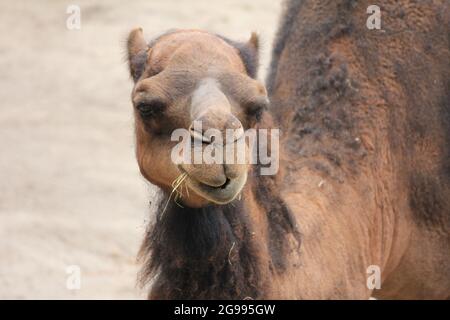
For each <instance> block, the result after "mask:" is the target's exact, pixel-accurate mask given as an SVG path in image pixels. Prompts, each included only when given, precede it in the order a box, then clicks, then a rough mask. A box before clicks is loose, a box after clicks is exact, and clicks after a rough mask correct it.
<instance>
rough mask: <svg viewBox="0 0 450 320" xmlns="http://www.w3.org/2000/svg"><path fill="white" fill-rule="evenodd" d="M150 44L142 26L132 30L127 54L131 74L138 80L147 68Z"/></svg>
mask: <svg viewBox="0 0 450 320" xmlns="http://www.w3.org/2000/svg"><path fill="white" fill-rule="evenodd" d="M148 50H149V46H148V44H147V42H146V41H145V39H144V33H143V30H142V28H135V29H133V30H131V32H130V34H129V35H128V38H127V56H128V67H129V69H130V75H131V77H132V78H133V80H134V82H136V81H137V80H138V79H139V78H140V77H141V75H142V74H143V73H144V70H145V63H146V61H147V57H148Z"/></svg>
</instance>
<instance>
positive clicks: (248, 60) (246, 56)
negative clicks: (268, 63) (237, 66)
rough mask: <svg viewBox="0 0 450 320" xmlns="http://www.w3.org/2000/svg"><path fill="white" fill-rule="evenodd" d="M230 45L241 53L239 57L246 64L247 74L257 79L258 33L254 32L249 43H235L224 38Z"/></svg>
mask: <svg viewBox="0 0 450 320" xmlns="http://www.w3.org/2000/svg"><path fill="white" fill-rule="evenodd" d="M224 40H225V41H227V42H228V43H229V44H231V45H232V46H233V47H235V48H236V49H237V50H238V51H239V55H240V57H241V59H242V62H244V65H245V68H246V70H247V74H248V75H249V76H250V77H252V78H256V76H257V74H258V67H259V37H258V34H257V33H256V32H252V35H251V36H250V39H249V40H248V41H247V42H244V43H242V42H235V41H232V40H229V39H226V38H224Z"/></svg>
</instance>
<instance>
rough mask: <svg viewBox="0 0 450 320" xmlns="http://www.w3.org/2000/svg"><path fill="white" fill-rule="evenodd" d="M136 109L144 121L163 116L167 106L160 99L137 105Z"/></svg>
mask: <svg viewBox="0 0 450 320" xmlns="http://www.w3.org/2000/svg"><path fill="white" fill-rule="evenodd" d="M136 109H137V111H138V112H139V114H140V115H141V117H142V119H143V120H150V119H155V118H157V117H159V116H161V115H162V114H163V113H164V110H165V109H166V104H165V103H164V102H163V101H161V100H158V99H155V100H151V101H142V102H139V103H138V104H137V105H136Z"/></svg>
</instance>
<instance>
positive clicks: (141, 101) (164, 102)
mask: <svg viewBox="0 0 450 320" xmlns="http://www.w3.org/2000/svg"><path fill="white" fill-rule="evenodd" d="M239 46H240V47H239V48H238V47H236V46H235V44H234V43H231V41H228V40H226V39H223V38H221V37H219V36H215V35H212V34H209V33H206V32H203V31H196V30H180V31H173V32H170V33H167V34H165V35H163V36H160V37H159V38H157V39H156V40H154V41H153V42H152V43H151V44H150V45H148V44H147V43H146V42H145V40H144V38H143V34H142V30H140V29H136V30H133V31H132V32H131V34H130V36H129V38H128V54H129V64H130V72H131V76H132V77H133V79H134V81H135V87H134V89H133V92H132V101H133V105H134V110H135V119H136V138H137V146H136V147H137V150H136V152H137V160H138V164H139V168H140V170H141V172H142V174H143V175H144V177H145V178H146V179H147V180H149V181H150V182H152V183H154V184H156V185H158V186H159V187H161V188H162V189H163V190H166V191H169V192H170V191H171V190H172V188H173V187H174V186H173V184H174V181H177V178H179V177H180V176H181V177H185V180H184V183H185V186H186V187H187V189H188V190H186V188H180V193H181V194H182V198H181V202H183V204H185V205H187V206H191V207H201V206H205V205H207V204H209V203H216V204H226V203H229V202H231V201H232V200H233V199H234V198H235V197H236V196H237V195H238V194H239V193H240V192H241V190H242V189H243V187H244V185H245V183H246V180H247V173H248V170H249V165H248V156H246V157H245V160H244V161H243V162H242V161H241V162H239V161H237V160H236V157H235V158H233V159H235V160H236V161H233V160H232V159H231V158H230V157H228V158H227V159H226V160H225V161H215V162H214V161H213V162H211V161H208V160H205V154H208V155H211V154H212V155H214V156H216V155H218V154H221V156H220V157H223V155H225V154H227V153H229V151H230V150H231V151H232V152H234V154H236V155H237V153H239V152H244V153H245V154H246V155H248V153H249V152H248V148H249V146H248V144H247V143H245V142H244V144H242V140H243V139H244V132H245V130H247V129H250V128H253V127H255V126H256V124H257V122H258V118H259V116H260V114H261V112H262V110H263V109H264V108H265V107H266V104H267V103H268V101H267V93H266V90H265V88H264V86H263V85H262V84H261V83H260V82H258V81H257V80H255V79H253V78H252V77H250V76H249V74H250V73H251V72H249V70H250V69H251V68H252V66H249V64H251V63H252V62H254V61H255V60H256V56H257V38H256V36H254V35H252V38H251V39H250V41H249V42H248V43H246V44H240V45H239ZM243 57H244V59H243ZM180 129H183V130H185V132H186V133H187V134H188V139H189V140H190V141H189V142H190V143H191V144H190V146H189V148H188V149H187V150H186V149H185V150H184V152H185V153H189V154H190V155H189V156H190V159H192V160H191V162H184V163H175V162H174V160H173V157H172V153H173V149H174V147H175V146H176V145H177V143H178V142H179V141H173V139H172V135H173V133H174V131H176V130H180ZM240 143H241V144H240ZM242 145H244V147H245V148H246V149H245V150H242V149H238V146H242ZM202 155H203V157H202ZM199 159H200V161H199ZM215 160H217V158H215ZM221 160H224V159H223V158H221ZM178 181H179V180H178Z"/></svg>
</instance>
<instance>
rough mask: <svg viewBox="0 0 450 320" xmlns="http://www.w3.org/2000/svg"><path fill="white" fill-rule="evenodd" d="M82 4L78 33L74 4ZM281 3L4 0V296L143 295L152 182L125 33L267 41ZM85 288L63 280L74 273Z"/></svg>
mask: <svg viewBox="0 0 450 320" xmlns="http://www.w3.org/2000/svg"><path fill="white" fill-rule="evenodd" d="M69 4H77V5H79V6H80V8H81V30H72V31H70V30H68V29H67V28H66V19H67V17H68V14H66V8H67V6H68V5H69ZM279 9H280V4H279V2H278V1H275V0H245V1H244V0H222V1H217V0H185V1H181V0H178V1H173V0H145V1H144V0H142V1H132V2H131V1H130V2H128V1H119V0H113V1H80V0H76V1H74V2H69V1H50V0H48V1H46V0H39V1H30V0H29V1H17V0H16V1H6V0H0V40H1V41H0V148H1V151H0V241H1V242H0V298H3V299H5V298H7V299H9V298H24V299H31V298H38V299H46V298H58V299H72V298H74V299H79V298H96V299H108V298H120V299H128V298H142V297H144V292H142V290H139V289H138V288H136V286H135V279H136V273H137V270H138V266H137V265H136V262H135V256H136V252H137V249H138V246H139V243H140V240H141V237H142V234H143V231H144V228H145V222H144V221H145V219H149V218H151V217H149V216H148V212H149V210H148V203H149V201H150V200H151V197H152V194H153V188H152V187H151V186H150V185H149V184H147V183H146V182H145V181H144V180H143V179H142V178H141V177H140V175H139V172H138V168H137V166H136V163H135V160H134V142H133V122H132V114H131V104H130V102H129V96H130V90H131V87H132V84H131V81H130V80H129V78H128V72H127V67H126V64H125V63H123V53H124V50H123V43H124V39H125V37H126V35H127V33H128V31H129V30H130V29H131V28H132V27H134V26H142V27H143V28H144V31H145V33H146V35H147V36H148V37H149V38H150V37H151V36H152V35H156V34H158V33H160V32H163V31H165V30H167V29H170V28H201V29H206V30H210V31H213V32H218V33H221V34H224V35H226V36H229V37H231V38H233V39H236V40H244V39H247V37H248V36H249V34H250V31H251V30H257V31H259V32H260V34H261V36H262V39H263V46H264V51H263V57H264V59H263V70H262V71H263V72H262V73H261V74H262V75H264V73H265V70H264V69H265V66H266V65H267V61H268V56H269V53H270V46H271V42H272V37H273V34H274V31H275V28H276V24H277V20H278V14H279ZM70 265H76V266H79V267H80V270H81V288H80V289H79V290H69V289H68V288H67V286H66V282H67V279H68V276H69V275H68V274H67V273H66V271H67V270H66V268H67V267H68V266H70Z"/></svg>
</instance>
